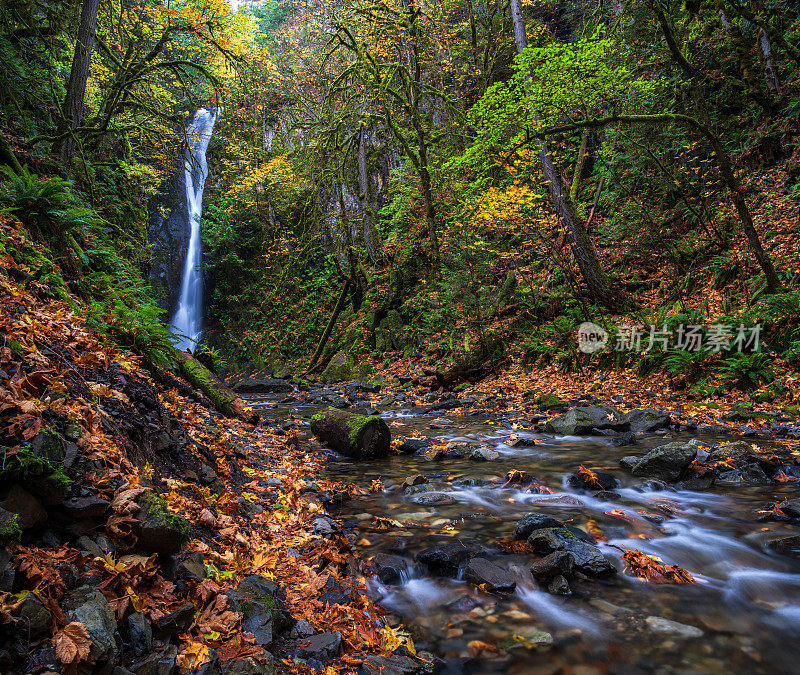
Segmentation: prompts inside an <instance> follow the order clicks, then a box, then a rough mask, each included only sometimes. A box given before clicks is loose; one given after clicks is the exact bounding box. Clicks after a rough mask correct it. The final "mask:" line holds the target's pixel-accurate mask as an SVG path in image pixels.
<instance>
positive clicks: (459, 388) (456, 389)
mask: <svg viewBox="0 0 800 675" xmlns="http://www.w3.org/2000/svg"><path fill="white" fill-rule="evenodd" d="M469 387H470V384H469V382H462V383H461V384H459V385H456V386H455V387H453V392H454V393H456V394H460V393H461V392H462V391H467V389H469Z"/></svg>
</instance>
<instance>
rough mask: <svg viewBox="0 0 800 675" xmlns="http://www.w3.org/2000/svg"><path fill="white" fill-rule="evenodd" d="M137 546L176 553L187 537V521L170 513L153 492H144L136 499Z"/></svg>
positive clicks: (167, 553)
mask: <svg viewBox="0 0 800 675" xmlns="http://www.w3.org/2000/svg"><path fill="white" fill-rule="evenodd" d="M138 503H139V505H140V506H141V507H142V509H141V511H140V512H139V522H140V527H139V542H138V545H139V548H141V549H143V550H145V551H148V552H150V553H163V554H166V555H171V554H174V553H178V552H179V551H180V550H181V548H182V547H183V545H184V544H185V543H186V541H187V540H188V539H189V530H190V528H191V526H190V524H189V521H188V520H186V519H185V518H183V517H181V516H179V515H177V514H175V513H172V511H170V510H169V509H168V508H167V503H166V502H165V501H164V500H163V499H162V498H161V497H159V496H158V495H157V494H156V493H155V492H145V493H144V494H143V495H141V497H139V500H138Z"/></svg>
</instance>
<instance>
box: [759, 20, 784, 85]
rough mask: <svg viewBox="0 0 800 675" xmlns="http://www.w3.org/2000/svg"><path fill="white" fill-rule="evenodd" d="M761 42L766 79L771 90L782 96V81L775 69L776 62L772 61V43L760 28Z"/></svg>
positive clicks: (765, 32)
mask: <svg viewBox="0 0 800 675" xmlns="http://www.w3.org/2000/svg"><path fill="white" fill-rule="evenodd" d="M759 42H760V43H761V53H762V54H763V55H764V77H765V78H766V79H767V84H768V85H769V88H770V89H772V91H774V92H775V93H776V94H780V93H781V81H780V78H779V77H778V71H777V70H776V68H775V62H774V61H773V60H772V42H771V41H770V39H769V35H767V31H765V30H764V29H763V28H759Z"/></svg>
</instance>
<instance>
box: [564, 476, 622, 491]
mask: <svg viewBox="0 0 800 675" xmlns="http://www.w3.org/2000/svg"><path fill="white" fill-rule="evenodd" d="M594 473H595V475H596V476H597V479H596V480H597V482H590V481H589V479H588V478H587V476H585V475H584V474H582V473H573V474H572V475H570V476H569V477H568V478H567V485H569V486H570V487H571V488H574V489H576V490H597V489H600V490H612V489H613V488H615V487H617V486H618V485H619V481H618V480H617V479H616V477H615V476H614V475H613V474H610V473H607V472H606V471H595V472H594Z"/></svg>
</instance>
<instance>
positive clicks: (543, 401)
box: [536, 394, 564, 405]
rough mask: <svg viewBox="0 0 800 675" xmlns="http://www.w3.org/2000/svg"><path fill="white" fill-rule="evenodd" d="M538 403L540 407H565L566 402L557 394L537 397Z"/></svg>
mask: <svg viewBox="0 0 800 675" xmlns="http://www.w3.org/2000/svg"><path fill="white" fill-rule="evenodd" d="M536 403H538V404H539V405H563V404H564V401H562V400H561V399H560V398H558V396H556V395H555V394H541V395H540V396H537V397H536Z"/></svg>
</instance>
